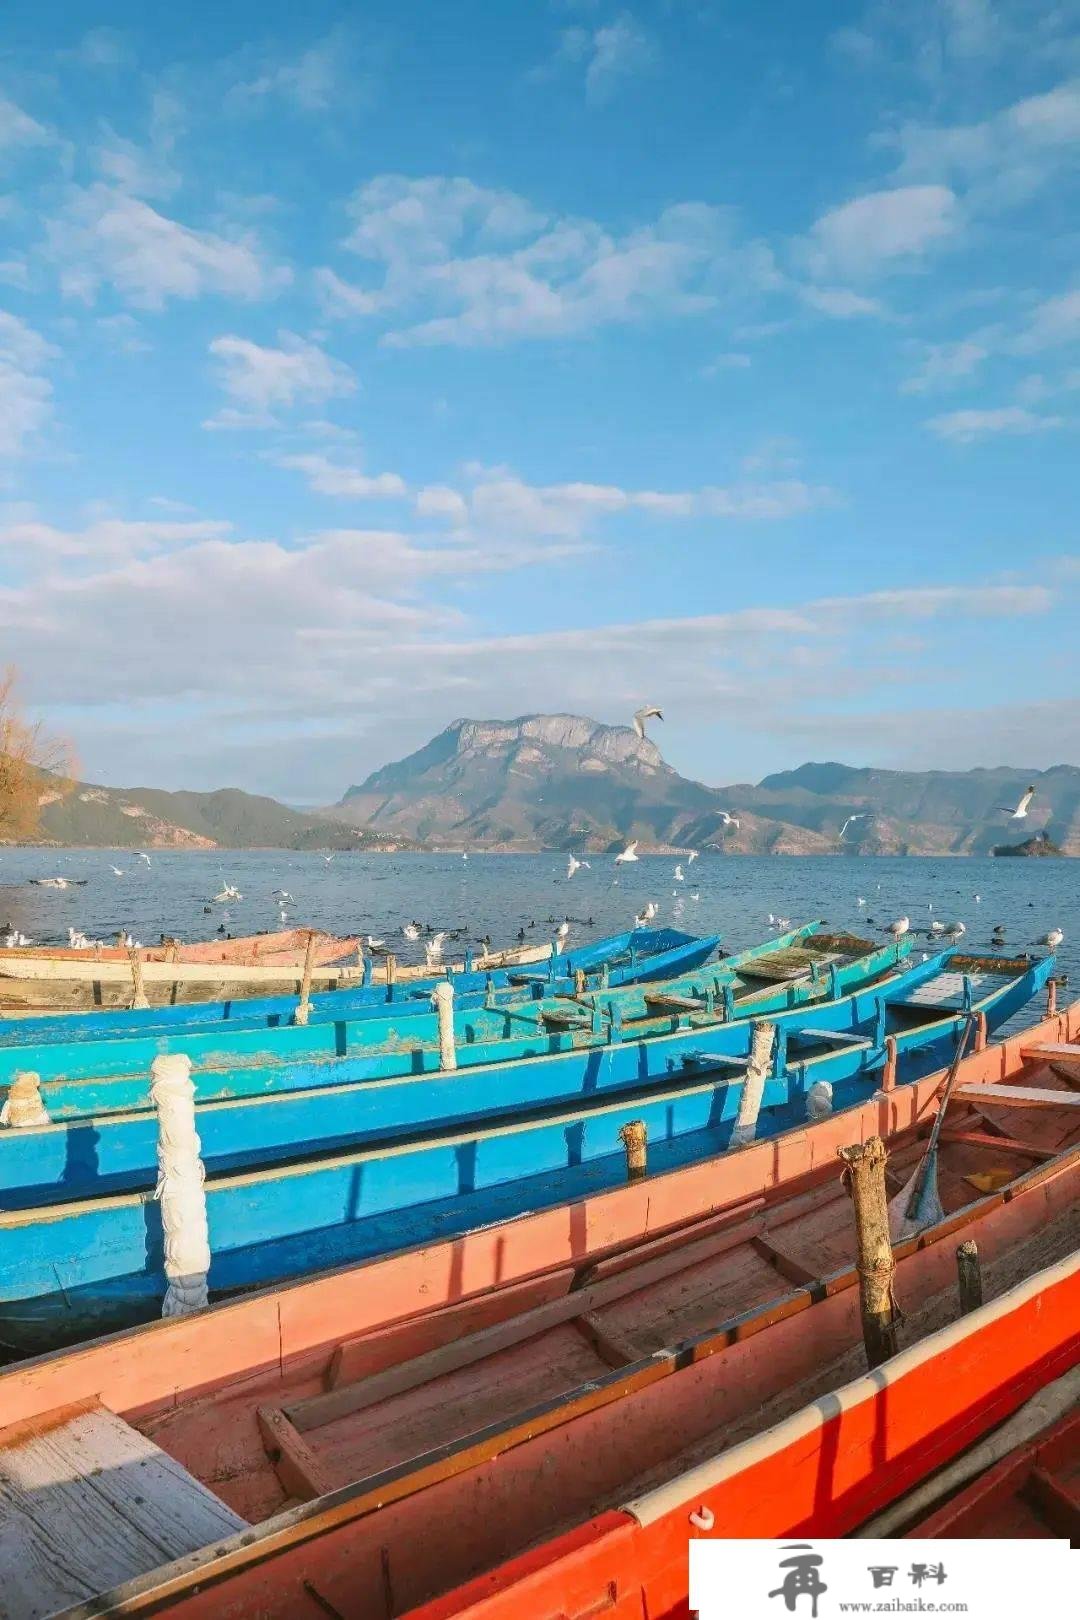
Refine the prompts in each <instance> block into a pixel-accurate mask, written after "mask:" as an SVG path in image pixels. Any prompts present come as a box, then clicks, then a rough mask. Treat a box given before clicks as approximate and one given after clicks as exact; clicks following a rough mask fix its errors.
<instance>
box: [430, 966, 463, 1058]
mask: <svg viewBox="0 0 1080 1620" xmlns="http://www.w3.org/2000/svg"><path fill="white" fill-rule="evenodd" d="M431 1002H432V1006H433V1007H434V1008H435V1011H436V1012H437V1013H438V1015H439V1067H440V1068H441V1069H456V1068H457V1048H456V1046H455V1044H454V987H453V985H452V984H451V983H450V981H449V979H442V980H441V981H440V982H439V983H438V984H437V985H436V986H435V988H434V990H433V991H432V992H431Z"/></svg>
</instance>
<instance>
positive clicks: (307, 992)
mask: <svg viewBox="0 0 1080 1620" xmlns="http://www.w3.org/2000/svg"><path fill="white" fill-rule="evenodd" d="M314 966H315V930H314V928H309V929H308V937H307V944H306V945H305V946H304V976H303V978H302V979H301V980H300V1002H299V1005H298V1006H297V1009H296V1011H295V1013H294V1014H293V1022H294V1023H296V1024H306V1023H307V1021H308V1019H309V1018H310V1016H311V971H312V968H313V967H314Z"/></svg>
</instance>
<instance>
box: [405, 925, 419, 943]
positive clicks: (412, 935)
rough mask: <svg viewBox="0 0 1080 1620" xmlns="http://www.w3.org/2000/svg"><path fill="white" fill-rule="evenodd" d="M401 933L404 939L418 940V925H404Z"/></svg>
mask: <svg viewBox="0 0 1080 1620" xmlns="http://www.w3.org/2000/svg"><path fill="white" fill-rule="evenodd" d="M401 932H402V933H403V934H404V935H405V938H406V939H419V938H420V924H419V923H414V922H413V923H406V924H405V926H404V928H403V929H402V930H401Z"/></svg>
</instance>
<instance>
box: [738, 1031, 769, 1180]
mask: <svg viewBox="0 0 1080 1620" xmlns="http://www.w3.org/2000/svg"><path fill="white" fill-rule="evenodd" d="M775 1038H776V1025H775V1024H770V1023H769V1022H768V1020H767V1019H764V1018H762V1019H758V1020H756V1021H755V1023H754V1026H753V1029H752V1031H751V1035H750V1062H749V1064H748V1065H747V1069H746V1078H745V1079H744V1081H743V1088H742V1095H741V1096H740V1098H739V1112H738V1115H737V1116H736V1119H735V1126H734V1129H733V1130H732V1132H731V1146H730V1147H729V1149H728V1152H729V1153H730V1152H733V1151H734V1149H736V1148H741V1147H748V1146H749V1144H750V1143H751V1142H752V1141H753V1140H754V1138H755V1136H756V1135H757V1122H758V1115H759V1113H760V1112H761V1099H762V1096H763V1094H764V1091H765V1077H766V1075H767V1074H768V1072H769V1069H770V1067H771V1065H772V1052H773V1042H774V1040H775Z"/></svg>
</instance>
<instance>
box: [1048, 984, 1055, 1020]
mask: <svg viewBox="0 0 1080 1620" xmlns="http://www.w3.org/2000/svg"><path fill="white" fill-rule="evenodd" d="M1046 1016H1047V1018H1055V1017H1056V1016H1057V980H1056V979H1047V981H1046Z"/></svg>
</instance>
